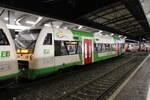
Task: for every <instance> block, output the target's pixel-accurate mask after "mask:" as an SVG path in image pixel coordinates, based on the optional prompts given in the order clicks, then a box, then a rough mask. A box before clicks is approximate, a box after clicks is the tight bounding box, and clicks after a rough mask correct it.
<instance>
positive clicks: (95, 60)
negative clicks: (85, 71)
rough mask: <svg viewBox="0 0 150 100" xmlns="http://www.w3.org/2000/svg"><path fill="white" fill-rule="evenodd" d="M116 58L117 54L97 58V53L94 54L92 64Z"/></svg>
mask: <svg viewBox="0 0 150 100" xmlns="http://www.w3.org/2000/svg"><path fill="white" fill-rule="evenodd" d="M116 56H117V54H115V53H112V54H109V55H107V56H98V53H94V62H98V61H102V60H105V59H109V58H112V57H116Z"/></svg>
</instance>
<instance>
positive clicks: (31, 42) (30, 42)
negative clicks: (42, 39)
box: [15, 29, 41, 49]
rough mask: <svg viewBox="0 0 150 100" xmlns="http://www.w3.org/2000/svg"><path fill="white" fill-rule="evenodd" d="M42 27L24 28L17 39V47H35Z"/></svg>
mask: <svg viewBox="0 0 150 100" xmlns="http://www.w3.org/2000/svg"><path fill="white" fill-rule="evenodd" d="M40 31H41V29H31V30H24V31H22V32H20V33H19V34H18V36H17V37H16V39H15V44H16V47H17V49H34V47H35V43H36V40H37V38H38V35H39V33H40Z"/></svg>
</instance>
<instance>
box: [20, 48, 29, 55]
mask: <svg viewBox="0 0 150 100" xmlns="http://www.w3.org/2000/svg"><path fill="white" fill-rule="evenodd" d="M28 53H29V50H28V49H21V54H28Z"/></svg>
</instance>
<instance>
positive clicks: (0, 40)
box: [0, 29, 9, 45]
mask: <svg viewBox="0 0 150 100" xmlns="http://www.w3.org/2000/svg"><path fill="white" fill-rule="evenodd" d="M0 45H9V42H8V39H7V37H6V35H5V33H4V31H3V30H2V29H0Z"/></svg>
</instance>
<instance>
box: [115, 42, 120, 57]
mask: <svg viewBox="0 0 150 100" xmlns="http://www.w3.org/2000/svg"><path fill="white" fill-rule="evenodd" d="M116 50H117V56H119V55H120V46H119V43H117V44H116Z"/></svg>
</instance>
